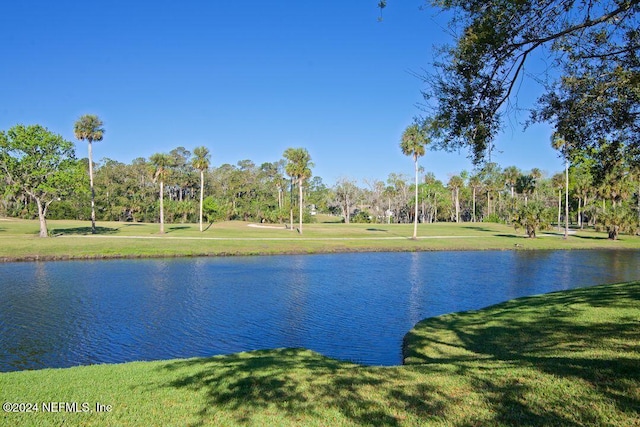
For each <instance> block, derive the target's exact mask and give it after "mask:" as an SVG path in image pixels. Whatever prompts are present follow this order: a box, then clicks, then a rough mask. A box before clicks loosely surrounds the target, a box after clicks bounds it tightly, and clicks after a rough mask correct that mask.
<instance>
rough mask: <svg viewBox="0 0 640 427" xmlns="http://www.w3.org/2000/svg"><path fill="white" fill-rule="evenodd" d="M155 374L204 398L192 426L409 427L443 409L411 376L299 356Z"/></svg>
mask: <svg viewBox="0 0 640 427" xmlns="http://www.w3.org/2000/svg"><path fill="white" fill-rule="evenodd" d="M159 369H160V370H161V371H163V374H164V373H165V372H166V371H170V372H171V373H172V374H175V376H177V378H176V379H175V380H173V381H171V382H169V383H167V384H165V385H164V387H168V388H171V389H180V390H188V391H192V392H195V393H203V394H204V396H205V401H204V404H203V405H202V408H201V409H200V410H199V412H198V414H197V418H198V420H199V421H198V422H197V423H194V424H192V425H209V424H212V422H213V421H212V419H213V418H212V417H213V416H214V415H217V416H220V414H224V416H226V417H227V418H231V419H232V420H233V424H246V425H258V423H261V422H262V423H264V417H272V418H275V419H277V423H278V424H279V425H280V424H281V423H282V424H284V425H304V424H318V423H319V424H321V425H324V424H326V425H330V424H339V425H344V423H345V422H347V423H348V424H356V425H376V426H399V425H403V418H405V417H409V418H410V419H412V420H413V421H412V422H410V423H413V424H415V423H416V422H417V420H422V419H425V418H427V417H430V416H431V417H433V416H438V415H442V412H443V410H444V409H445V405H444V404H443V402H439V401H433V402H430V401H428V400H425V399H424V397H425V396H427V395H429V394H430V393H436V392H437V390H436V388H435V387H434V386H432V385H429V384H425V383H423V382H422V381H420V375H419V373H417V372H415V371H413V370H411V369H402V368H397V367H396V368H368V367H363V366H358V365H354V364H351V363H348V362H340V361H337V360H334V359H330V358H326V357H324V356H322V355H320V354H318V353H315V352H312V351H309V350H305V349H277V350H266V351H254V352H249V353H238V354H234V355H230V356H224V357H213V358H209V359H189V360H184V361H176V362H170V363H168V364H166V365H163V366H162V367H161V368H159ZM390 385H391V386H390ZM394 385H395V386H394ZM389 405H391V406H392V407H396V408H401V410H400V412H401V414H398V412H397V411H395V410H393V408H391V409H390V407H389Z"/></svg>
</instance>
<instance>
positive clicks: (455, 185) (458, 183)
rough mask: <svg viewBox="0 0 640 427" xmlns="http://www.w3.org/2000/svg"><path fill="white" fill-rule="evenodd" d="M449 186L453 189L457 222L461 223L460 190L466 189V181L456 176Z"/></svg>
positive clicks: (452, 178)
mask: <svg viewBox="0 0 640 427" xmlns="http://www.w3.org/2000/svg"><path fill="white" fill-rule="evenodd" d="M447 186H448V187H449V188H450V189H451V192H452V196H453V203H454V206H455V214H456V217H455V219H456V222H460V188H461V187H464V179H462V177H461V176H459V175H454V176H452V177H451V178H449V183H448V184H447Z"/></svg>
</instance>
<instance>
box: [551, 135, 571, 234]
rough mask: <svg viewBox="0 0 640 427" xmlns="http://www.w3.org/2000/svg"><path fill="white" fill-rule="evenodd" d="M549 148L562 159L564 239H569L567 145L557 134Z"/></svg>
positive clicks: (552, 137)
mask: <svg viewBox="0 0 640 427" xmlns="http://www.w3.org/2000/svg"><path fill="white" fill-rule="evenodd" d="M551 146H552V147H553V148H554V149H556V150H558V151H560V153H561V154H562V157H563V159H564V180H565V181H564V182H565V187H564V190H565V193H564V194H565V196H564V238H565V239H567V238H568V237H569V143H568V142H567V140H566V139H564V138H563V137H562V136H561V135H560V134H559V133H557V132H555V133H554V134H553V135H552V136H551Z"/></svg>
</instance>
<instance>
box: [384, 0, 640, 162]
mask: <svg viewBox="0 0 640 427" xmlns="http://www.w3.org/2000/svg"><path fill="white" fill-rule="evenodd" d="M431 3H432V4H433V5H434V6H436V7H439V8H442V9H444V10H447V11H452V12H454V13H453V18H452V20H451V22H450V25H449V29H450V31H451V32H452V33H453V34H454V37H455V41H454V44H453V45H452V46H446V47H444V48H443V49H441V51H440V55H439V57H438V59H437V60H436V62H435V64H434V66H435V71H434V72H433V73H432V74H429V75H426V76H424V79H425V82H426V83H427V84H428V85H429V87H428V89H427V90H426V91H425V92H424V95H425V99H426V100H427V106H426V108H427V109H432V110H433V111H430V117H431V118H432V119H433V124H434V125H435V126H434V127H433V128H432V129H433V130H434V136H436V137H437V138H436V139H437V142H438V144H439V146H440V148H443V149H449V150H457V149H459V148H462V147H466V148H469V149H470V152H471V155H472V158H473V160H474V161H475V162H476V163H477V162H480V161H482V160H483V159H484V158H485V156H486V155H487V154H488V153H490V151H491V149H492V144H493V142H492V141H493V139H494V137H495V136H496V134H497V132H498V131H499V130H500V128H501V124H502V121H503V119H504V115H505V113H508V112H509V111H510V110H513V109H514V102H515V101H514V95H515V93H516V92H517V90H518V88H519V87H520V85H521V84H522V82H523V81H524V79H525V78H526V77H527V76H526V72H525V71H526V66H527V64H529V63H530V61H531V59H532V57H535V56H536V55H537V56H538V57H540V56H542V55H546V56H547V57H548V58H550V59H549V64H550V67H551V68H552V69H553V71H551V72H548V73H547V75H548V76H557V78H552V77H548V78H545V79H544V80H543V81H542V82H541V83H543V85H544V88H545V90H546V93H545V94H544V95H543V96H542V97H541V98H540V100H539V103H538V105H537V106H536V107H535V110H534V111H533V113H532V117H531V118H532V119H533V120H534V121H547V122H550V123H552V124H553V125H555V127H556V130H557V131H558V132H560V133H561V134H562V135H563V136H564V137H565V138H567V139H569V140H571V143H572V150H585V149H593V148H597V147H600V145H601V143H602V142H603V140H608V141H614V142H615V144H616V145H622V146H624V147H626V148H627V149H628V150H629V152H630V154H633V155H635V158H636V160H637V159H638V158H640V156H638V151H640V149H638V140H639V136H640V107H639V106H640V92H639V91H640V67H639V61H638V51H639V50H640V49H639V48H640V30H639V21H640V0H537V1H532V0H528V1H513V0H494V1H490V2H487V1H485V0H433V1H432V2H431ZM381 6H382V7H383V6H386V2H382V5H381ZM528 77H532V76H528ZM534 79H535V78H534ZM539 80H540V79H538V81H539Z"/></svg>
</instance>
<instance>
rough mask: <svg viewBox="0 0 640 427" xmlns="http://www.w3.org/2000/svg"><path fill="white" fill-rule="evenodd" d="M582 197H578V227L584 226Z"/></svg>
mask: <svg viewBox="0 0 640 427" xmlns="http://www.w3.org/2000/svg"><path fill="white" fill-rule="evenodd" d="M581 207H582V197H578V217H577V220H578V227H580V228H582V209H581Z"/></svg>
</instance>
